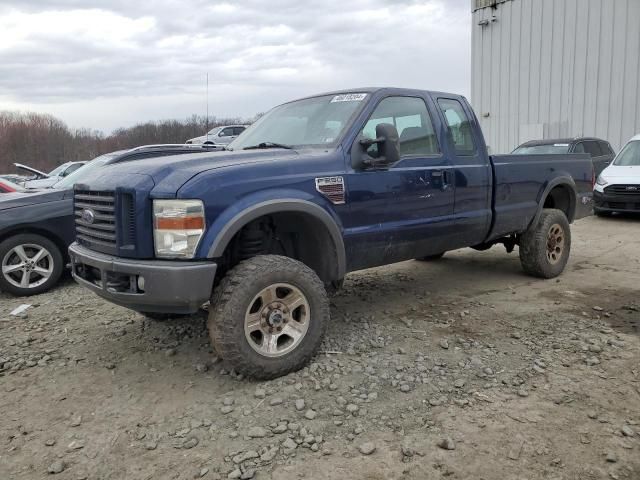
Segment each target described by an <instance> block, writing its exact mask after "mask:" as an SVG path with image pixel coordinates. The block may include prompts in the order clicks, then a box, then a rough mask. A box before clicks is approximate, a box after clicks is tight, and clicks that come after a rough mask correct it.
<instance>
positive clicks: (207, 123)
mask: <svg viewBox="0 0 640 480" xmlns="http://www.w3.org/2000/svg"><path fill="white" fill-rule="evenodd" d="M205 124H206V127H207V140H209V72H207V120H206V122H205Z"/></svg>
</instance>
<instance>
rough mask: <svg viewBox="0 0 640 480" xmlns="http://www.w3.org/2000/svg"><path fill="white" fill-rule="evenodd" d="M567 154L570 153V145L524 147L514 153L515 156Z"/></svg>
mask: <svg viewBox="0 0 640 480" xmlns="http://www.w3.org/2000/svg"><path fill="white" fill-rule="evenodd" d="M565 153H569V144H568V143H556V144H549V145H528V146H527V145H523V146H521V147H518V148H516V149H515V150H514V151H513V154H514V155H560V154H565Z"/></svg>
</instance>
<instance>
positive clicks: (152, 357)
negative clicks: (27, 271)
mask: <svg viewBox="0 0 640 480" xmlns="http://www.w3.org/2000/svg"><path fill="white" fill-rule="evenodd" d="M639 232H640V219H639V218H613V219H606V220H605V219H599V218H595V217H594V218H589V219H586V220H583V221H581V222H579V223H578V224H576V225H574V228H573V254H572V259H571V261H570V264H569V265H568V267H567V271H566V273H565V274H564V275H563V276H562V277H561V278H560V279H558V280H551V281H540V280H536V279H532V278H529V277H526V276H524V275H523V274H522V272H521V270H520V265H519V261H518V258H517V255H516V254H514V255H507V254H505V252H504V250H503V249H501V248H498V247H495V248H494V249H492V250H490V251H488V252H483V253H480V252H475V251H472V250H463V251H459V252H454V253H450V254H448V255H447V256H446V257H445V258H444V259H443V260H442V261H439V262H435V263H420V262H405V263H401V264H398V265H394V266H390V267H384V268H378V269H373V270H368V271H365V272H360V273H357V274H353V275H350V276H349V277H348V278H347V281H346V282H345V288H344V289H343V290H342V291H341V292H340V293H338V294H337V295H336V296H334V297H333V298H332V315H333V321H332V325H331V326H330V327H329V331H328V334H327V337H326V341H325V343H324V345H323V347H322V352H321V353H320V354H319V355H318V356H317V357H316V358H315V359H314V361H313V362H312V363H311V364H310V365H309V366H308V367H307V368H305V369H303V370H301V371H300V372H297V373H295V374H291V375H288V376H286V377H284V378H281V379H277V380H274V381H269V382H255V381H251V380H247V379H243V378H239V377H238V376H237V375H235V374H234V373H233V372H229V371H227V370H226V369H225V367H224V364H223V363H221V362H220V361H219V360H218V359H217V358H216V356H215V353H214V352H213V351H212V350H211V347H210V345H209V341H208V337H207V331H206V327H205V322H204V316H201V315H196V316H192V317H189V318H181V319H177V320H171V321H167V322H153V321H149V320H146V319H144V318H142V317H141V316H140V315H138V314H136V313H133V312H130V311H127V310H125V309H123V308H120V307H116V306H114V305H111V304H109V303H106V302H103V301H102V300H99V299H98V297H96V296H94V295H92V294H91V293H89V292H88V291H86V290H84V289H82V288H80V287H78V286H76V285H75V284H74V283H73V282H72V281H71V280H67V281H66V282H65V283H64V284H63V286H61V287H60V288H58V289H56V290H55V291H53V292H50V293H49V294H45V295H41V296H37V297H32V298H30V299H28V300H27V302H28V303H32V304H33V306H32V307H31V308H29V309H28V310H27V311H26V312H25V313H24V314H23V315H22V316H19V317H15V316H10V315H9V312H10V311H11V310H12V309H14V308H15V307H17V306H18V305H20V304H21V303H25V301H24V299H16V298H12V297H9V296H7V295H4V294H0V332H1V335H0V404H1V407H2V415H1V416H0V479H2V480H8V479H39V478H55V479H58V478H59V479H74V480H78V479H165V478H167V479H193V478H204V479H207V480H213V479H226V478H243V479H248V478H257V479H296V478H308V479H334V478H340V479H346V478H358V479H360V478H363V479H371V480H373V479H401V478H402V479H404V478H415V479H427V478H428V479H440V478H448V479H467V478H469V479H476V480H479V479H484V480H494V479H507V480H508V479H514V480H525V479H526V480H537V479H545V480H546V479H551V480H555V479H557V480H560V479H576V480H577V479H580V480H592V479H605V478H612V479H630V480H638V479H640V332H639V328H640V297H639V295H638V293H639V291H640V253H639V252H640V235H639Z"/></svg>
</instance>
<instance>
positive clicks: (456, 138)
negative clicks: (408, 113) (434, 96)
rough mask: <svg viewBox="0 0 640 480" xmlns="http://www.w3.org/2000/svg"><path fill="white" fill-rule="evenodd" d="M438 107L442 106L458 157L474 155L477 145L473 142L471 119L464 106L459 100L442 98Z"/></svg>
mask: <svg viewBox="0 0 640 480" xmlns="http://www.w3.org/2000/svg"><path fill="white" fill-rule="evenodd" d="M438 105H440V108H441V109H442V113H443V114H444V118H445V120H446V121H447V126H448V127H449V133H450V134H451V139H452V141H453V146H454V148H455V151H456V155H460V156H464V155H473V154H474V153H475V151H476V144H475V142H474V140H473V133H472V130H471V123H470V122H469V117H468V116H467V113H466V112H465V111H464V108H462V104H461V103H460V102H459V101H457V100H451V99H448V98H440V99H438Z"/></svg>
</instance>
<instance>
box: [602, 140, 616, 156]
mask: <svg viewBox="0 0 640 480" xmlns="http://www.w3.org/2000/svg"><path fill="white" fill-rule="evenodd" d="M600 150H602V155H613V150H611V146H610V145H609V144H608V143H607V142H600Z"/></svg>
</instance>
